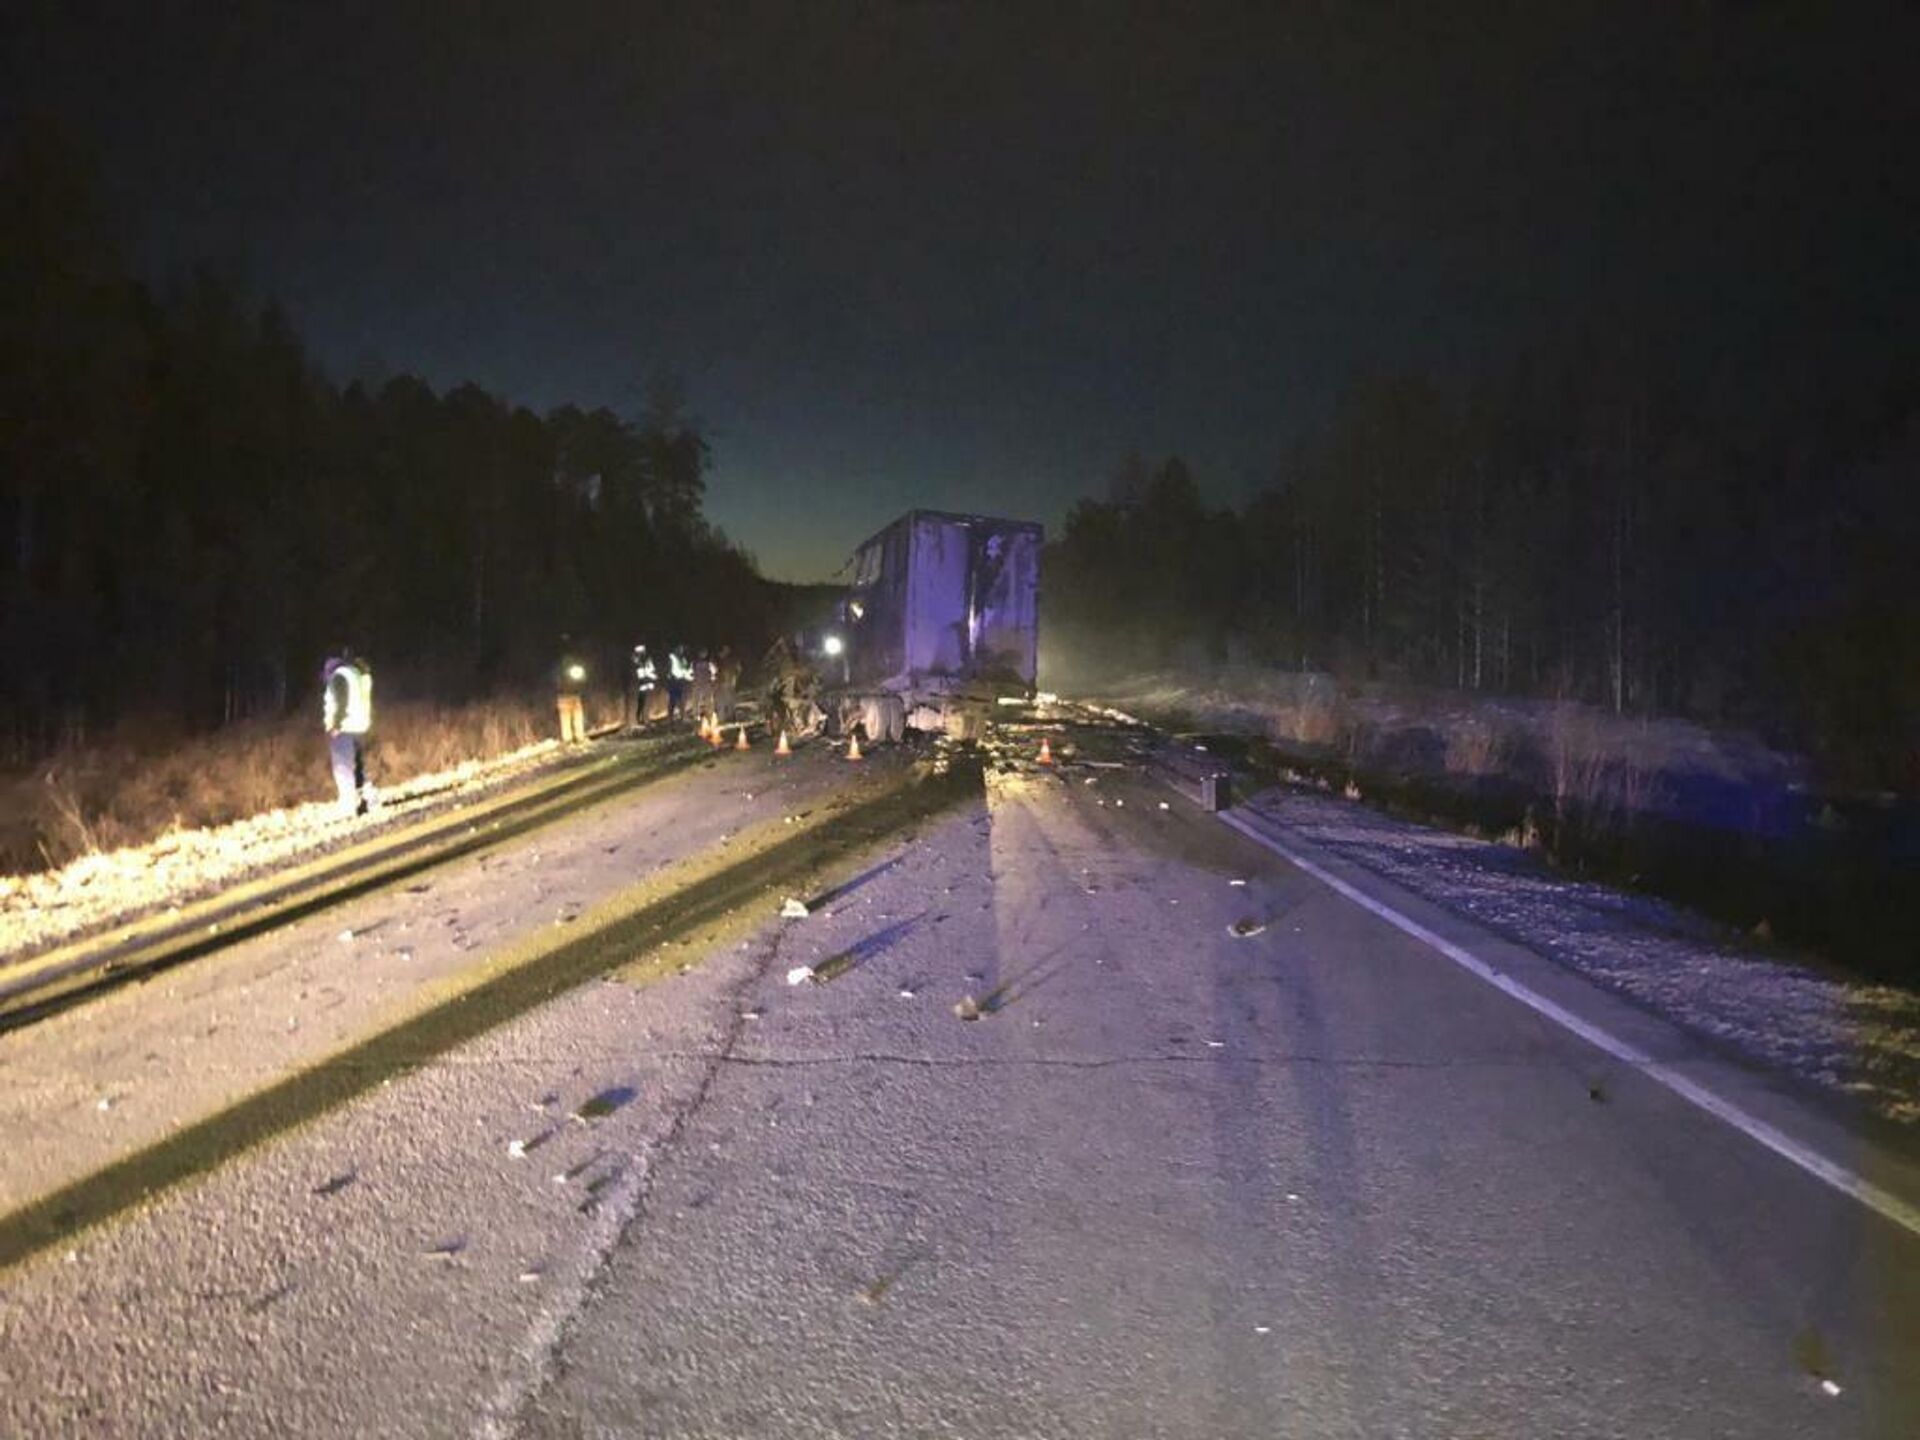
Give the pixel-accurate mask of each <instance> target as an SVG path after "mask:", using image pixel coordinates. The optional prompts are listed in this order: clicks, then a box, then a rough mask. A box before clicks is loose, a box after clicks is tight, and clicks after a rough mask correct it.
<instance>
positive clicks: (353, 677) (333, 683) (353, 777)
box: [320, 645, 375, 815]
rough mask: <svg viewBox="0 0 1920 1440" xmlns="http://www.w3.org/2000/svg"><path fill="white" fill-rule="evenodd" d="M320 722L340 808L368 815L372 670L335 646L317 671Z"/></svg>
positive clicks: (370, 792) (346, 649)
mask: <svg viewBox="0 0 1920 1440" xmlns="http://www.w3.org/2000/svg"><path fill="white" fill-rule="evenodd" d="M320 723H321V725H322V727H323V728H324V729H325V730H326V732H327V750H328V752H329V755H330V757H331V759H332V762H333V783H334V788H335V789H337V790H338V791H339V792H340V804H341V807H342V808H343V809H347V810H351V811H352V812H353V813H354V814H356V815H364V814H366V813H367V811H368V809H370V808H371V807H372V805H373V803H374V799H375V796H374V793H373V786H371V785H369V784H368V783H367V735H368V733H369V732H370V731H371V730H372V729H373V668H372V667H371V666H370V665H368V664H367V662H366V661H365V660H362V659H361V658H360V657H358V656H357V655H355V654H354V653H353V652H352V651H351V650H350V649H348V647H346V646H344V645H337V646H335V647H334V652H333V656H332V658H330V659H329V660H328V661H327V663H326V664H325V665H323V666H321V668H320Z"/></svg>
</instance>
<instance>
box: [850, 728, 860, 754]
mask: <svg viewBox="0 0 1920 1440" xmlns="http://www.w3.org/2000/svg"><path fill="white" fill-rule="evenodd" d="M859 758H860V736H859V733H858V732H855V733H854V734H852V735H849V736H848V737H847V759H849V760H858V759H859Z"/></svg>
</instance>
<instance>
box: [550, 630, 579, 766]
mask: <svg viewBox="0 0 1920 1440" xmlns="http://www.w3.org/2000/svg"><path fill="white" fill-rule="evenodd" d="M572 638H573V637H571V636H569V635H562V636H561V637H560V663H559V664H558V665H556V666H555V667H554V672H553V705H554V709H555V710H556V711H557V712H558V713H559V716H560V743H561V744H562V745H571V744H574V743H575V742H576V741H580V740H585V739H586V738H587V707H586V702H585V701H584V700H583V699H582V698H581V695H582V692H584V691H585V690H586V688H587V667H586V663H585V662H584V661H582V660H581V658H580V657H579V655H577V654H576V653H574V649H573V645H572Z"/></svg>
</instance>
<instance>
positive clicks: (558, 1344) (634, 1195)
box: [474, 928, 787, 1440]
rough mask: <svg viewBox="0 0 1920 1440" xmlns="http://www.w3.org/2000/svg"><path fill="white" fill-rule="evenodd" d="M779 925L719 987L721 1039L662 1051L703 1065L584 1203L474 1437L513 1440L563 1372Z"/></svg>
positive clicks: (777, 945) (722, 1066) (767, 968)
mask: <svg viewBox="0 0 1920 1440" xmlns="http://www.w3.org/2000/svg"><path fill="white" fill-rule="evenodd" d="M786 935H787V931H786V929H785V928H776V929H775V930H774V931H773V932H772V934H771V936H770V937H769V938H768V940H767V941H766V943H765V944H763V945H762V946H760V947H759V951H760V953H759V954H758V956H757V957H756V958H755V959H754V960H753V961H752V962H751V963H750V964H748V965H747V966H746V967H745V969H744V971H743V972H742V974H741V975H740V976H739V978H737V979H736V980H734V981H733V982H732V983H731V984H729V985H727V986H725V987H724V988H723V990H722V991H721V993H720V996H719V999H718V1002H717V1003H719V1004H721V1005H723V1006H724V1007H725V1009H726V1021H725V1025H724V1027H723V1028H722V1030H721V1034H720V1039H719V1043H718V1044H717V1045H716V1046H715V1047H714V1048H713V1049H711V1050H700V1051H681V1052H671V1053H666V1054H663V1055H662V1056H661V1058H667V1059H682V1060H696V1061H701V1062H704V1068H703V1069H702V1070H701V1072H700V1078H699V1080H698V1081H697V1083H696V1084H695V1085H694V1087H693V1093H692V1094H691V1095H689V1096H688V1097H687V1098H686V1100H684V1101H683V1102H682V1103H681V1104H680V1105H679V1106H678V1107H676V1108H675V1109H674V1110H673V1112H672V1117H671V1119H670V1120H669V1121H668V1124H667V1127H666V1129H665V1131H664V1132H663V1133H662V1134H661V1135H660V1136H659V1138H657V1139H654V1140H650V1141H644V1142H643V1143H642V1145H641V1147H640V1151H639V1153H638V1154H636V1155H635V1156H634V1157H633V1163H632V1165H631V1166H630V1168H629V1169H628V1170H627V1172H626V1174H625V1175H624V1176H623V1177H622V1178H621V1180H620V1181H618V1182H616V1184H615V1185H613V1186H611V1187H609V1188H608V1190H607V1191H606V1192H605V1193H604V1194H601V1195H599V1196H595V1197H592V1198H591V1199H590V1201H589V1204H588V1206H586V1207H583V1208H582V1213H583V1214H586V1215H587V1216H588V1217H589V1219H590V1221H591V1223H592V1228H591V1230H590V1231H589V1233H588V1236H587V1243H586V1245H585V1246H584V1247H583V1248H584V1256H583V1259H582V1262H581V1264H580V1266H579V1268H578V1270H577V1272H576V1273H575V1274H574V1276H573V1277H572V1278H571V1279H570V1281H568V1282H567V1283H565V1284H564V1285H562V1286H561V1287H560V1288H559V1289H558V1291H557V1292H556V1293H555V1295H554V1297H553V1299H552V1300H551V1301H550V1302H549V1303H548V1304H546V1305H545V1306H544V1307H543V1308H542V1309H541V1310H540V1312H539V1313H538V1314H537V1315H536V1316H535V1317H534V1321H533V1324H532V1325H531V1326H530V1327H529V1329H528V1331H527V1334H526V1337H525V1339H524V1340H523V1341H522V1344H521V1349H520V1359H521V1360H522V1361H523V1362H524V1366H523V1368H522V1369H521V1370H520V1372H519V1373H518V1374H516V1375H510V1376H509V1377H508V1378H507V1379H506V1380H505V1381H503V1382H502V1384H501V1386H500V1388H499V1389H498V1390H497V1391H496V1392H495V1393H494V1396H493V1398H492V1400H491V1401H490V1402H489V1403H488V1404H487V1406H486V1408H485V1410H484V1411H483V1412H482V1413H481V1415H480V1418H479V1420H478V1422H477V1423H476V1424H475V1426H474V1434H475V1435H476V1436H478V1437H484V1440H511V1437H513V1436H517V1435H518V1434H520V1433H521V1430H522V1427H523V1425H524V1422H525V1419H526V1417H527V1415H528V1414H529V1412H530V1411H531V1410H532V1408H533V1406H534V1405H535V1404H537V1403H538V1401H539V1399H540V1397H541V1396H542V1395H543V1394H545V1393H546V1392H547V1391H548V1390H550V1389H552V1388H553V1386H554V1385H556V1384H558V1383H559V1382H560V1381H562V1380H564V1379H565V1378H566V1375H567V1359H566V1349H567V1345H568V1342H569V1341H570V1340H571V1338H572V1336H573V1332H574V1328H575V1326H576V1325H577V1324H578V1323H579V1320H580V1317H581V1316H583V1315H584V1314H586V1312H587V1311H588V1310H589V1309H590V1308H591V1307H592V1306H593V1304H594V1302H595V1301H596V1300H597V1299H598V1298H599V1296H600V1295H601V1293H602V1291H603V1289H604V1287H605V1284H606V1282H607V1277H608V1274H609V1271H610V1269H611V1266H612V1261H613V1257H614V1255H615V1253H616V1252H617V1251H619V1250H620V1249H622V1248H623V1247H624V1246H625V1245H626V1244H627V1242H628V1239H629V1238H630V1237H631V1236H633V1235H635V1234H636V1233H638V1231H639V1229H640V1226H641V1225H642V1223H643V1222H644V1221H645V1220H646V1218H647V1215H648V1201H649V1200H651V1198H652V1196H653V1193H654V1186H655V1184H656V1182H657V1180H658V1178H659V1175H660V1173H661V1170H662V1168H663V1167H664V1165H665V1164H666V1163H667V1162H668V1161H670V1160H671V1159H672V1158H673V1157H674V1155H675V1154H676V1153H677V1152H678V1151H679V1149H680V1146H681V1142H682V1141H683V1140H684V1138H685V1137H686V1135H687V1132H688V1131H689V1130H690V1129H691V1128H692V1127H693V1124H694V1122H695V1121H696V1120H697V1119H698V1118H699V1116H700V1114H701V1112H702V1111H703V1110H704V1109H705V1108H706V1105H707V1100H708V1097H709V1096H710V1095H711V1094H712V1093H713V1087H714V1082H715V1081H716V1080H718V1079H719V1077H720V1075H721V1074H722V1073H723V1072H724V1071H725V1070H726V1069H727V1068H728V1067H729V1066H730V1065H733V1064H736V1063H738V1062H739V1060H740V1057H738V1056H736V1054H735V1053H734V1052H735V1051H736V1050H737V1049H738V1047H739V1044H740V1040H741V1037H742V1035H743V1034H744V1033H745V1031H746V1027H747V1024H748V1019H747V1012H746V1009H745V1008H744V1003H745V1001H746V998H747V996H749V995H750V994H752V993H753V991H754V990H755V989H756V988H758V987H759V986H761V985H763V984H764V983H765V982H766V979H767V976H768V975H769V974H771V973H772V971H773V969H774V967H775V966H776V965H777V964H778V963H779V960H780V950H781V946H782V943H783V942H784V940H785V939H786Z"/></svg>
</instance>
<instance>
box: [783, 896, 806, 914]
mask: <svg viewBox="0 0 1920 1440" xmlns="http://www.w3.org/2000/svg"><path fill="white" fill-rule="evenodd" d="M812 913H813V912H812V911H811V910H809V909H808V908H807V902H806V901H804V900H796V899H794V898H793V897H792V896H788V897H787V900H786V903H784V904H783V905H781V907H780V918H781V919H782V920H804V919H806V918H807V916H809V915H811V914H812Z"/></svg>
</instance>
